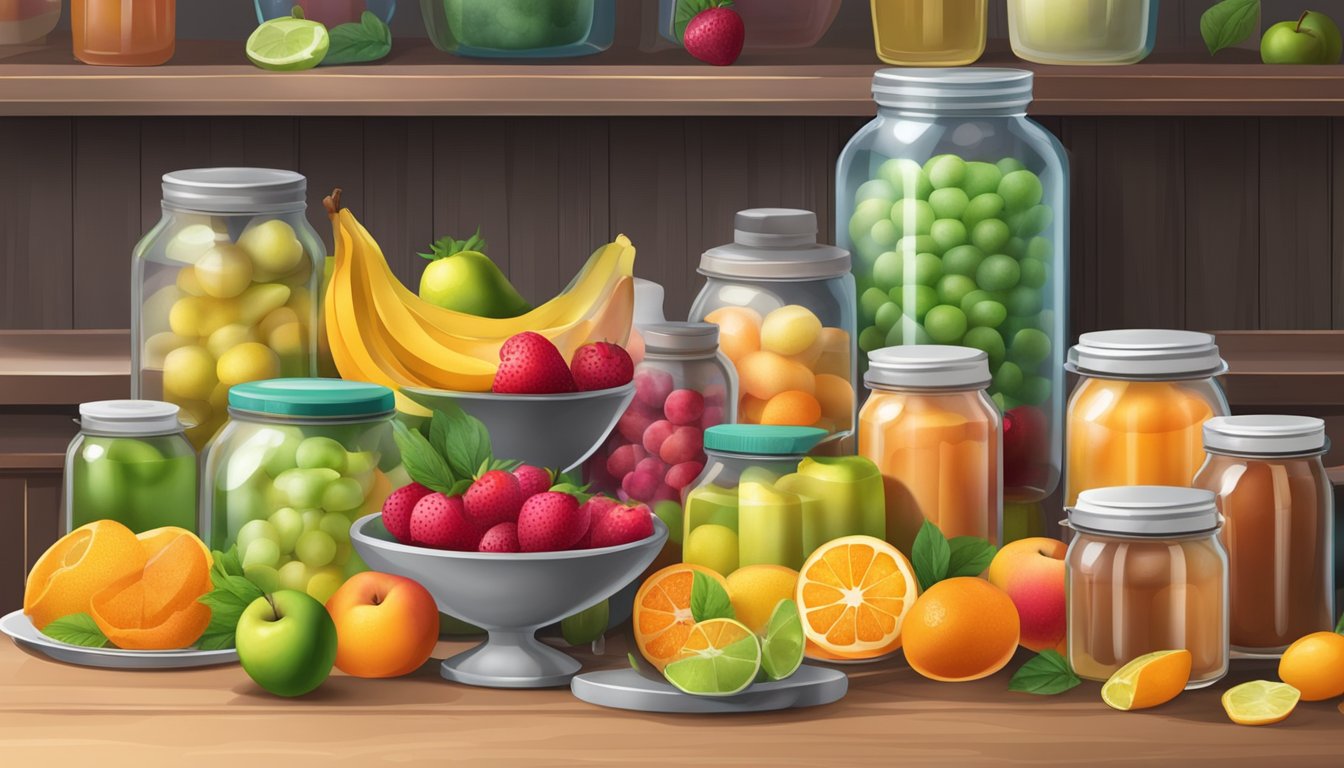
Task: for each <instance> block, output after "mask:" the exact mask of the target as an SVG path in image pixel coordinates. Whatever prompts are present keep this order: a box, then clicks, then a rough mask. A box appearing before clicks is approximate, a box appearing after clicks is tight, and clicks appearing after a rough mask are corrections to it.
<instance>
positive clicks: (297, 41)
mask: <svg viewBox="0 0 1344 768" xmlns="http://www.w3.org/2000/svg"><path fill="white" fill-rule="evenodd" d="M330 45H331V38H330V36H328V35H327V28H326V27H324V26H322V25H321V24H319V23H317V22H316V21H308V20H307V19H296V18H281V19H272V20H271V21H268V22H265V23H264V24H262V25H261V26H259V27H257V29H256V31H255V32H253V33H252V36H251V37H249V38H247V58H249V59H251V61H252V63H253V64H256V65H257V66H258V67H261V68H262V69H270V70H274V71H277V72H295V71H298V70H301V69H312V68H313V67H316V66H317V65H318V64H319V63H321V61H322V59H323V57H325V56H326V55H327V48H328V47H330Z"/></svg>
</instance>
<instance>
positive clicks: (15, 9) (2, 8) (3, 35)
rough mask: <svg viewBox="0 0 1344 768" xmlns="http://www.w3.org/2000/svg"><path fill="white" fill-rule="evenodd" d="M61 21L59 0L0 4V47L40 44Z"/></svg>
mask: <svg viewBox="0 0 1344 768" xmlns="http://www.w3.org/2000/svg"><path fill="white" fill-rule="evenodd" d="M60 20H61V0H7V2H2V3H0V45H33V44H38V43H41V42H42V41H44V40H46V39H47V35H49V34H51V30H53V29H55V28H56V23H57V22H58V21H60Z"/></svg>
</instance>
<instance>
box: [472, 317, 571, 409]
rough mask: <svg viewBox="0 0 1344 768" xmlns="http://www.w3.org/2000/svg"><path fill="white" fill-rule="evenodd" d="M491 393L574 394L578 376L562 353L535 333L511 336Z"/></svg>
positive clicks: (503, 351) (502, 352)
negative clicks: (570, 369)
mask: <svg viewBox="0 0 1344 768" xmlns="http://www.w3.org/2000/svg"><path fill="white" fill-rule="evenodd" d="M490 391H492V392H503V393H508V394H514V395H551V394H556V393H559V392H573V391H574V377H573V375H572V374H570V372H569V366H568V365H565V358H564V357H563V356H561V354H560V350H558V349H556V348H555V345H554V344H552V343H551V342H550V340H549V339H547V338H546V337H545V336H542V335H541V334H540V333H534V332H532V331H524V332H523V333H519V334H515V335H513V336H510V337H509V339H508V341H505V342H504V346H502V347H500V349H499V369H498V370H497V371H496V372H495V381H494V384H493V385H491V387H490Z"/></svg>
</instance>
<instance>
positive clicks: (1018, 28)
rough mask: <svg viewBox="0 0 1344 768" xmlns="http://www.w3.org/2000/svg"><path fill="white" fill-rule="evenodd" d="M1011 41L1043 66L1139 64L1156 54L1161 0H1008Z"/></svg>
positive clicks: (1019, 52) (1021, 55)
mask: <svg viewBox="0 0 1344 768" xmlns="http://www.w3.org/2000/svg"><path fill="white" fill-rule="evenodd" d="M1008 39H1009V41H1010V42H1011V43H1012V46H1013V53H1014V54H1016V55H1017V57H1018V58H1020V59H1026V60H1027V61H1034V62H1036V63H1038V64H1133V63H1135V62H1139V61H1143V60H1144V59H1145V58H1147V57H1148V54H1150V53H1152V52H1153V43H1154V42H1156V41H1157V0H1120V2H1116V0H1008Z"/></svg>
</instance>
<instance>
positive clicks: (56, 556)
mask: <svg viewBox="0 0 1344 768" xmlns="http://www.w3.org/2000/svg"><path fill="white" fill-rule="evenodd" d="M145 560H146V557H145V551H144V548H143V547H141V545H140V542H139V541H138V540H137V539H136V538H135V534H134V533H131V529H129V528H127V527H126V526H124V525H122V524H121V523H118V522H116V521H115V520H96V521H94V522H92V523H89V524H88V525H84V526H80V527H79V528H76V529H75V530H73V531H71V532H70V533H67V534H66V535H65V536H63V537H61V539H60V540H59V541H57V542H56V543H55V544H53V545H51V548H50V549H48V550H47V551H46V552H44V553H42V556H41V557H39V558H38V559H37V562H36V563H35V564H34V565H33V570H32V571H31V572H29V574H28V582H27V585H26V587H25V589H24V592H23V612H24V613H25V614H27V615H28V617H29V618H30V619H32V622H33V626H35V627H37V628H38V629H42V628H43V627H45V626H47V625H48V624H50V623H51V622H53V621H55V620H56V619H59V618H61V617H63V616H69V615H70V614H73V613H88V612H89V601H90V599H92V597H93V596H94V595H95V594H96V593H98V592H99V591H101V590H103V589H106V588H107V587H109V586H111V585H117V584H127V583H130V582H131V581H134V580H135V578H136V577H138V576H139V575H140V571H141V570H142V569H143V568H144V567H145Z"/></svg>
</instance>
